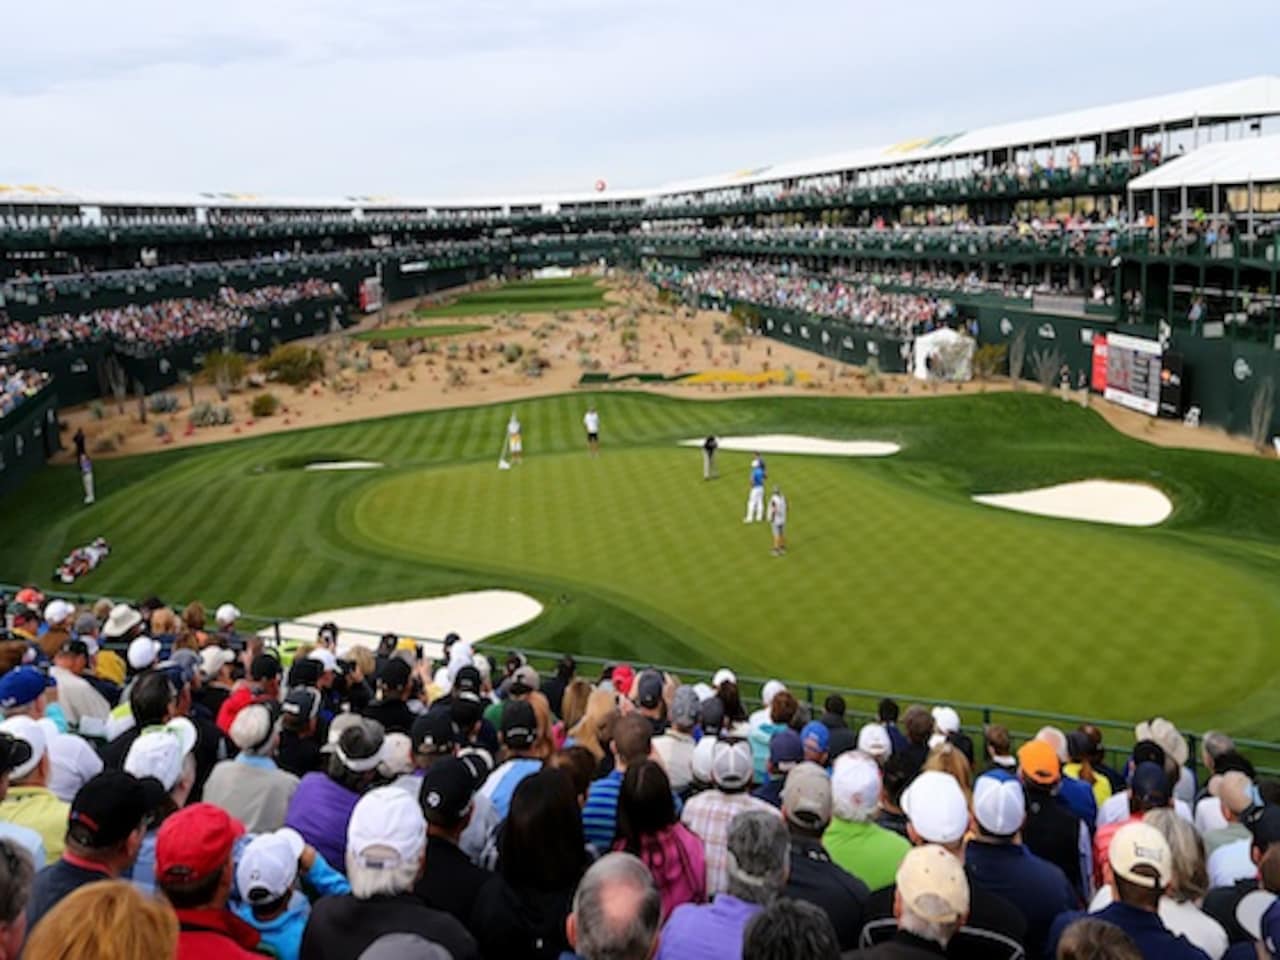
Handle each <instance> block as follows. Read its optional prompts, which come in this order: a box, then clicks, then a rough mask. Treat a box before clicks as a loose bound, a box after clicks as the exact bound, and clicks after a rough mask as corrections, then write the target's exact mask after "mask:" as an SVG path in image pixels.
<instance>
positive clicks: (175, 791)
mask: <svg viewBox="0 0 1280 960" xmlns="http://www.w3.org/2000/svg"><path fill="white" fill-rule="evenodd" d="M195 746H196V728H195V726H194V725H193V724H192V723H191V721H190V720H188V719H187V718H186V717H176V718H174V719H173V720H170V721H169V722H168V723H166V724H164V725H162V726H153V727H147V728H146V729H144V730H143V731H142V732H141V733H140V734H138V738H137V739H136V740H134V741H133V744H132V745H131V746H130V747H129V753H128V755H127V756H125V758H124V772H125V773H129V774H132V775H133V776H135V777H137V778H138V779H139V780H145V779H146V778H150V779H152V780H154V781H155V782H156V783H158V784H159V786H160V789H159V790H148V792H147V800H148V802H149V803H150V804H151V809H150V810H148V811H147V819H146V821H145V823H146V828H147V832H146V834H145V835H144V836H143V838H142V846H141V847H140V848H139V850H138V859H137V861H136V862H135V863H134V865H133V877H132V879H133V882H134V884H135V885H136V886H139V887H141V888H142V889H144V890H146V891H147V892H149V893H150V892H153V891H154V890H155V886H156V833H157V831H159V829H160V825H161V824H162V823H164V821H165V820H166V819H168V818H169V817H170V816H171V815H172V814H174V813H176V812H177V811H179V810H181V809H182V808H183V807H185V806H186V805H187V799H188V798H189V797H190V796H191V788H192V787H194V786H195V782H196V758H195V754H194V753H193V752H192V751H193V750H194V749H195Z"/></svg>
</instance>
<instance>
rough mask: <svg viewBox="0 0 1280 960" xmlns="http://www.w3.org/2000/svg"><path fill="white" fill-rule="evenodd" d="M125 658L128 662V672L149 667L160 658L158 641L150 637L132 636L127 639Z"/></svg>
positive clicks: (136, 671)
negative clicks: (127, 646)
mask: <svg viewBox="0 0 1280 960" xmlns="http://www.w3.org/2000/svg"><path fill="white" fill-rule="evenodd" d="M125 659H126V660H128V662H129V672H130V673H141V672H142V671H143V670H147V669H149V668H150V667H152V666H154V665H155V663H156V661H157V660H159V659H160V641H159V640H153V639H151V637H134V638H133V639H132V640H130V641H129V649H128V651H127V652H126V654H125Z"/></svg>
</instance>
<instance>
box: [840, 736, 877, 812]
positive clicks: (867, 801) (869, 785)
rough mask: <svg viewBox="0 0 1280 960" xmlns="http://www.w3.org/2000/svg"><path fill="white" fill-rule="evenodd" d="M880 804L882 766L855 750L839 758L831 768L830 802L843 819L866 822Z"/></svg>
mask: <svg viewBox="0 0 1280 960" xmlns="http://www.w3.org/2000/svg"><path fill="white" fill-rule="evenodd" d="M879 802H880V765H879V764H878V763H876V761H875V759H874V758H872V757H871V756H869V755H867V754H865V753H861V752H860V751H857V750H854V751H851V752H849V753H842V754H840V756H838V757H836V762H835V765H834V766H833V767H832V768H831V803H832V807H833V809H834V811H835V815H836V816H837V817H839V818H840V819H841V820H865V819H866V818H867V817H868V816H870V815H871V813H872V811H874V810H875V808H876V805H877V804H879Z"/></svg>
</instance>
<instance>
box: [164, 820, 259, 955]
mask: <svg viewBox="0 0 1280 960" xmlns="http://www.w3.org/2000/svg"><path fill="white" fill-rule="evenodd" d="M243 833H244V827H243V826H241V825H240V822H239V821H238V820H236V819H234V818H233V817H232V816H231V815H230V814H228V813H227V812H226V811H225V810H223V809H222V808H221V807H215V806H214V805H213V804H211V803H196V804H192V805H191V806H189V807H186V808H184V809H182V810H179V811H178V812H177V813H175V814H174V815H173V816H171V817H170V818H169V819H168V820H166V821H165V822H164V826H162V827H161V828H160V833H159V836H158V837H157V838H156V882H157V884H158V885H159V887H160V890H161V892H162V893H163V894H164V895H165V896H166V897H167V898H168V900H169V902H170V903H171V904H173V909H174V912H175V913H177V915H178V923H179V924H180V925H181V932H180V933H179V934H178V953H177V956H176V960H206V958H208V960H226V958H230V960H239V958H244V960H249V958H254V957H258V956H260V955H259V954H257V953H255V952H254V948H255V947H256V946H257V945H258V939H259V937H258V931H257V930H255V929H253V927H251V926H249V924H247V923H245V922H244V921H243V920H241V919H240V918H239V917H237V916H236V915H235V914H233V913H232V912H231V911H230V910H228V909H227V898H228V896H229V895H230V893H231V880H232V876H233V867H232V862H231V848H232V846H233V845H234V844H235V841H236V838H237V837H239V836H241V835H242V834H243Z"/></svg>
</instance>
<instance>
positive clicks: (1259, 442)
mask: <svg viewBox="0 0 1280 960" xmlns="http://www.w3.org/2000/svg"><path fill="white" fill-rule="evenodd" d="M1275 395H1276V382H1275V380H1273V379H1272V378H1271V377H1263V378H1262V379H1261V380H1260V381H1258V385H1257V386H1256V387H1254V390H1253V403H1252V404H1250V407H1249V438H1250V439H1251V440H1252V441H1253V445H1254V447H1255V448H1256V449H1257V450H1259V451H1264V450H1266V449H1267V436H1268V435H1269V434H1270V433H1271V418H1272V415H1273V413H1274V411H1275Z"/></svg>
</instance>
